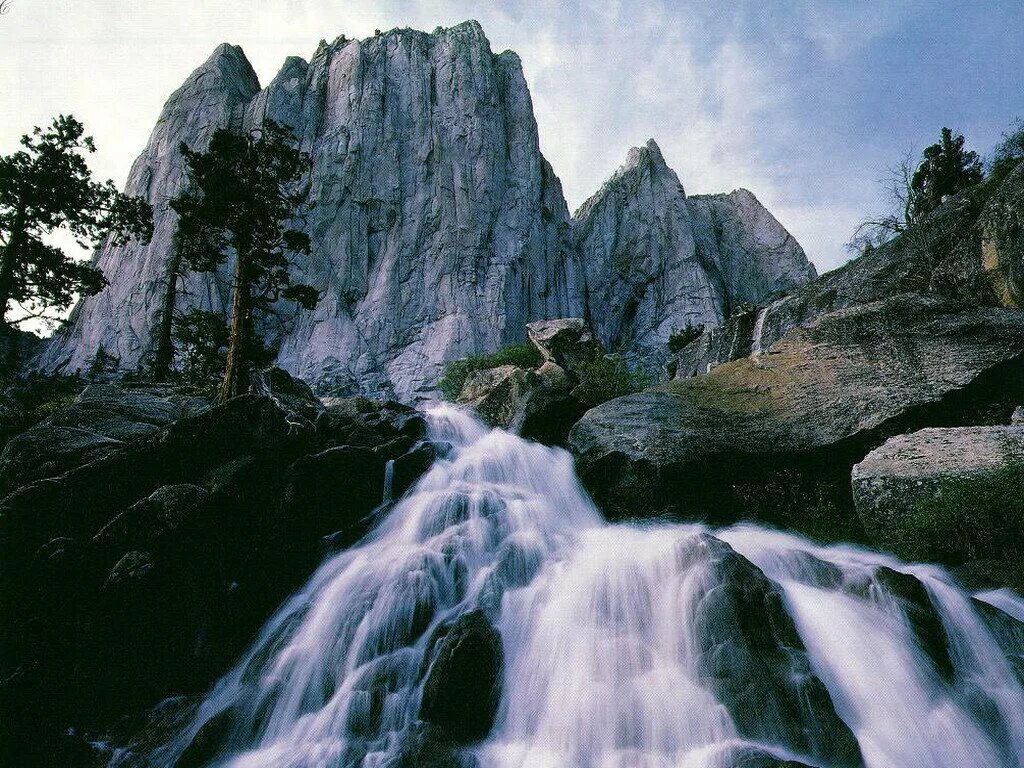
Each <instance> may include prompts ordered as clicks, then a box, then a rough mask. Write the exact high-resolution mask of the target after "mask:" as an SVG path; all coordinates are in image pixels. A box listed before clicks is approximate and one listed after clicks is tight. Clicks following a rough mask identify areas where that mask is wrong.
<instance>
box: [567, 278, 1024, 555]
mask: <svg viewBox="0 0 1024 768" xmlns="http://www.w3.org/2000/svg"><path fill="white" fill-rule="evenodd" d="M1022 354H1024V314H1022V313H1020V312H1018V311H1015V310H1003V309H993V308H983V307H969V306H965V305H962V304H958V303H955V302H951V301H949V300H945V299H940V298H938V297H935V296H921V295H915V294H908V295H901V296H895V297H892V298H890V299H887V300H885V301H880V302H875V303H872V304H867V305H864V306H859V307H853V308H850V309H845V310H840V311H837V312H833V313H830V314H827V315H824V316H822V317H820V318H819V319H817V320H816V321H814V322H811V323H809V324H807V325H805V326H801V327H798V328H794V329H793V330H791V331H790V332H789V333H788V334H787V335H786V336H785V337H784V338H783V339H782V340H781V341H780V342H778V343H777V344H775V345H774V346H773V347H772V348H771V349H770V350H769V351H768V352H766V353H765V354H762V355H760V356H759V357H756V358H744V359H741V360H736V361H733V362H731V363H728V364H726V365H722V366H719V367H717V368H715V369H714V370H712V371H711V372H710V373H708V374H707V375H704V376H698V377H696V378H692V379H685V380H679V381H674V382H670V383H669V384H666V385H663V386H661V387H657V388H655V389H651V390H647V391H645V392H642V393H640V394H637V395H631V396H628V397H622V398H618V399H615V400H612V401H611V402H608V403H605V404H604V405H602V406H599V407H598V408H595V409H593V410H591V411H589V412H588V413H587V414H586V415H585V416H584V417H583V419H581V420H580V422H579V423H578V424H577V425H576V426H575V427H574V428H573V430H572V432H571V434H570V444H571V446H572V449H573V451H574V452H575V453H576V455H577V459H578V466H579V469H580V471H581V474H582V477H583V479H584V481H585V483H586V484H587V485H588V487H589V488H590V489H591V491H592V492H593V493H594V495H595V496H596V497H597V499H598V500H599V501H600V503H602V506H603V508H604V509H606V510H608V511H611V512H613V513H617V514H635V515H644V514H648V513H657V512H660V511H664V510H665V509H670V510H674V511H676V512H678V513H682V514H686V515H688V516H697V517H708V518H711V519H718V520H720V519H734V518H738V517H744V516H754V517H757V516H760V517H762V518H765V519H769V520H772V521H774V522H778V523H781V524H786V525H791V526H792V527H794V528H796V529H798V530H804V531H810V532H814V533H818V534H820V535H822V536H825V537H827V538H830V539H834V538H837V537H843V536H846V537H847V538H863V531H862V529H861V527H860V525H859V522H858V521H857V519H856V517H855V516H854V515H853V512H852V507H851V502H850V498H849V472H850V468H851V466H852V465H853V464H854V463H855V462H857V461H858V460H860V458H861V457H863V456H864V454H866V453H867V452H868V451H869V450H870V449H871V448H873V447H875V446H877V445H878V444H880V443H881V442H883V441H884V440H885V439H886V438H888V437H890V436H892V435H894V434H899V433H900V432H904V431H906V430H907V429H908V428H910V429H913V428H916V427H922V426H926V425H929V424H931V425H942V424H948V425H958V424H960V425H962V424H971V423H982V424H984V423H988V424H998V423H1005V422H1006V421H1007V420H1008V418H1009V414H1010V412H1011V411H1012V409H1013V407H1014V406H1015V405H1016V403H1017V402H1018V401H1019V398H1020V394H1019V393H1020V390H1021V388H1022V386H1024V376H1022V375H1021V372H1022V371H1021V365H1022V363H1021V356H1022Z"/></svg>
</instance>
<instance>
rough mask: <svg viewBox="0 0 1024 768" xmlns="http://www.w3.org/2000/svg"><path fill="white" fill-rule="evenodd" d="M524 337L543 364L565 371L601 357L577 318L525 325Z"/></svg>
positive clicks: (593, 341) (601, 349)
mask: <svg viewBox="0 0 1024 768" xmlns="http://www.w3.org/2000/svg"><path fill="white" fill-rule="evenodd" d="M526 336H527V338H529V340H530V343H531V344H533V346H535V347H536V348H537V351H538V352H540V354H541V357H543V358H544V360H545V361H551V362H553V363H555V364H556V365H559V366H561V367H562V368H567V369H569V370H572V369H573V367H574V366H573V363H574V362H576V361H579V360H584V361H586V360H589V359H591V358H593V357H597V356H600V355H603V354H604V347H602V346H601V343H600V342H599V341H597V340H596V339H595V338H594V336H593V334H592V333H591V332H590V329H589V328H588V327H587V324H586V323H585V322H584V321H583V320H582V319H580V318H578V317H569V318H562V319H559V320H538V321H536V322H533V323H527V324H526Z"/></svg>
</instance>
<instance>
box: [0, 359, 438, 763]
mask: <svg viewBox="0 0 1024 768" xmlns="http://www.w3.org/2000/svg"><path fill="white" fill-rule="evenodd" d="M260 381H262V382H263V386H264V387H265V388H266V392H265V394H262V395H257V394H248V395H244V396H242V397H239V398H235V399H233V400H230V401H228V402H227V403H225V404H223V405H219V406H216V407H213V408H209V407H208V408H206V409H203V410H189V409H188V408H186V407H185V406H184V405H182V403H181V402H179V401H177V400H176V398H175V397H173V396H171V395H167V394H166V393H165V395H164V396H163V397H157V396H156V395H154V394H153V393H152V392H146V391H138V390H131V389H122V388H119V387H115V386H111V385H100V386H91V387H89V388H87V389H86V390H85V391H84V392H83V393H82V396H81V397H80V398H79V399H78V401H76V402H74V403H72V404H71V405H70V406H68V407H66V408H65V409H63V410H60V411H57V412H55V413H54V414H53V416H52V417H50V419H49V420H47V421H46V422H44V423H43V424H41V425H40V426H39V427H38V428H37V434H38V435H39V436H40V437H39V439H40V441H42V440H43V439H44V438H45V439H46V440H50V441H56V443H55V444H59V439H60V432H59V430H62V429H65V428H66V429H78V430H80V431H83V432H89V433H90V434H97V435H99V434H101V433H102V434H104V435H106V434H109V435H111V436H112V437H109V438H106V439H107V440H109V441H110V442H112V443H116V444H114V445H112V446H110V449H109V450H105V451H103V452H100V453H97V454H95V455H83V454H81V453H66V454H62V455H61V463H60V465H59V466H58V465H57V464H55V463H52V464H49V465H45V464H43V463H42V462H36V465H35V469H34V470H33V471H31V472H29V470H30V469H31V468H32V466H33V465H32V464H31V463H29V462H27V460H24V459H23V460H21V461H20V463H18V464H17V465H16V466H15V464H13V463H8V464H7V465H5V466H4V469H3V476H2V479H3V481H4V483H5V484H6V487H7V491H6V493H5V496H4V497H3V499H2V500H0V545H2V552H0V554H2V557H0V582H2V583H3V585H4V588H3V590H0V608H2V610H3V614H4V616H5V624H4V633H5V634H4V637H3V645H4V650H5V653H4V658H3V661H2V664H0V673H2V674H0V679H2V680H3V683H2V684H0V740H3V742H4V744H5V746H6V745H8V744H9V745H12V749H15V751H14V752H13V753H12V754H18V755H19V756H21V755H24V756H25V760H24V764H26V765H31V764H40V765H45V764H49V763H47V761H46V756H47V755H48V754H50V751H52V749H54V748H56V747H55V746H54V745H55V742H54V741H53V739H51V737H55V736H56V734H58V733H60V732H63V731H64V730H66V728H67V724H68V723H76V724H78V725H79V726H80V727H83V728H85V729H87V730H88V729H89V728H98V729H102V728H109V727H110V726H111V725H112V724H113V723H114V722H115V721H117V720H118V718H120V717H121V716H122V715H125V714H131V713H138V712H140V711H142V710H143V709H144V708H146V707H149V706H152V705H154V704H156V703H157V702H158V701H161V700H163V699H165V698H167V697H168V696H172V695H173V696H180V695H187V694H198V693H200V692H201V691H203V690H205V689H206V688H207V686H209V685H210V684H211V683H212V682H213V680H214V679H215V678H216V676H217V675H219V674H221V673H222V672H223V670H224V669H225V668H226V667H227V666H228V665H229V664H230V663H231V662H232V661H233V660H234V659H235V658H236V657H237V655H238V654H239V653H240V652H241V651H242V650H243V649H244V647H245V646H246V645H247V644H248V643H249V642H251V640H252V636H253V634H254V633H255V632H256V631H257V629H258V628H259V626H260V625H261V624H262V623H263V622H264V621H265V620H266V618H267V616H269V615H270V614H271V612H272V611H273V610H274V608H275V607H277V606H278V605H279V604H280V602H281V601H282V600H284V599H285V598H286V597H287V596H288V595H289V594H290V593H291V592H292V591H293V590H294V589H295V588H297V587H298V585H299V584H301V582H302V581H303V580H304V579H305V578H307V577H308V575H309V573H310V572H311V571H312V570H313V569H314V568H315V567H316V564H317V563H318V562H319V561H320V560H321V558H322V556H323V551H324V549H323V547H324V543H323V538H324V537H325V536H334V537H335V539H336V541H337V542H338V543H339V544H345V543H350V542H351V541H352V540H354V539H355V538H358V536H359V535H361V533H362V532H365V530H366V528H367V526H368V525H369V522H370V519H371V516H370V513H371V512H372V511H373V510H374V509H375V508H376V507H378V506H379V505H380V504H381V503H382V502H383V501H384V497H385V487H386V485H385V466H386V465H387V462H388V461H392V460H393V461H394V462H395V465H396V472H395V475H396V481H397V478H398V476H400V481H401V483H403V484H404V485H405V486H408V485H409V484H411V483H412V482H414V481H415V479H416V473H417V472H419V473H422V472H423V471H424V470H425V469H426V468H427V466H428V465H429V461H424V460H423V458H422V457H421V456H420V455H419V453H417V451H419V448H418V446H419V445H420V440H421V439H422V437H423V430H424V422H423V420H422V418H421V417H420V416H419V415H418V414H417V413H416V412H415V411H413V410H412V409H410V408H406V407H403V406H399V405H396V404H381V403H372V402H370V401H367V400H362V399H354V400H344V401H340V402H331V403H328V404H327V405H326V406H325V405H323V404H321V403H319V402H318V401H316V400H315V399H313V398H312V396H309V399H308V400H307V401H306V402H305V403H303V402H302V392H303V391H304V388H303V386H302V385H301V383H300V382H290V383H289V381H288V380H287V379H286V378H285V374H283V373H281V372H276V373H271V374H270V375H268V376H264V377H260ZM305 391H308V389H307V390H305ZM175 408H177V410H174V409H175ZM168 418H172V419H173V420H171V421H170V422H169V423H163V424H161V423H159V422H160V421H161V420H164V419H168ZM58 424H59V425H60V426H58ZM16 445H17V439H16V440H15V441H12V443H11V444H10V445H9V446H8V448H9V449H13V448H14V447H15V446H16ZM410 454H412V456H411V458H410V459H408V460H406V457H407V456H409V455H410ZM4 455H5V456H6V457H8V458H11V457H12V456H13V455H14V453H13V452H12V450H9V451H8V452H7V453H5V454H4ZM18 455H19V456H20V455H22V454H18ZM399 464H401V466H402V469H401V472H399V471H398V470H397V466H398V465H399ZM15 469H17V471H15ZM12 489H13V490H12ZM31 756H39V759H38V760H36V761H35V762H33V760H31V759H29V758H30V757H31ZM68 764H75V763H68Z"/></svg>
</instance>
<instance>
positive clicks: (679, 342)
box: [668, 324, 704, 355]
mask: <svg viewBox="0 0 1024 768" xmlns="http://www.w3.org/2000/svg"><path fill="white" fill-rule="evenodd" d="M703 333H704V326H703V325H689V324H687V325H686V327H684V328H676V329H675V330H674V331H672V333H671V334H669V337H668V351H669V352H671V353H672V354H673V355H674V354H675V353H676V352H679V351H680V350H681V349H683V347H686V346H688V345H689V344H690V343H691V342H693V341H696V340H697V339H698V338H700V336H701V334H703Z"/></svg>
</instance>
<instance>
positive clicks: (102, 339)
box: [34, 44, 260, 373]
mask: <svg viewBox="0 0 1024 768" xmlns="http://www.w3.org/2000/svg"><path fill="white" fill-rule="evenodd" d="M259 87H260V86H259V81H258V79H257V77H256V73H255V72H254V71H253V69H252V67H251V66H250V64H249V62H248V60H247V59H246V58H245V54H243V53H242V49H241V48H239V47H237V46H232V45H226V44H225V45H221V46H219V47H218V48H217V50H215V51H214V52H213V54H212V55H211V56H210V58H209V59H207V60H206V62H205V63H204V64H203V65H202V66H200V67H199V68H198V69H196V71H195V72H193V73H192V74H191V75H190V76H189V78H188V79H187V80H186V81H185V82H184V83H183V84H182V86H181V87H180V88H179V89H178V90H177V91H175V92H174V93H173V94H172V95H171V97H170V99H168V100H167V104H165V105H164V108H163V111H162V112H161V113H160V118H159V119H158V120H157V124H156V127H155V128H154V129H153V133H152V135H151V136H150V139H149V144H148V145H147V146H146V148H145V150H143V152H142V154H141V155H140V156H139V158H138V159H137V160H136V161H135V164H134V165H133V166H132V169H131V172H130V173H129V175H128V183H127V184H126V185H125V192H126V193H127V194H130V195H137V196H140V197H142V198H144V199H146V200H147V201H149V203H150V204H151V205H152V206H153V237H152V239H151V240H150V241H149V243H148V244H146V245H143V244H141V243H139V242H138V241H135V240H133V241H131V242H130V243H128V244H127V245H123V246H118V245H113V244H112V243H110V242H109V241H108V242H106V243H104V244H103V245H102V246H101V247H100V248H99V250H98V251H97V252H96V254H95V255H94V257H93V263H94V264H95V265H96V266H97V267H99V268H100V269H101V270H102V271H103V274H104V276H105V277H106V278H107V281H108V283H109V285H108V286H107V287H106V288H105V289H104V290H103V291H101V292H100V293H98V294H96V295H95V296H92V297H89V298H87V299H84V300H83V301H81V302H80V303H79V304H78V305H77V306H76V307H75V310H74V311H73V313H72V315H71V317H70V319H69V321H68V324H67V328H66V330H64V331H62V332H60V333H59V334H58V335H57V336H56V337H55V338H54V340H53V341H51V342H50V343H49V344H48V345H47V346H46V347H45V349H44V350H43V352H42V354H41V357H40V358H39V359H38V360H36V361H35V362H34V366H36V367H39V368H42V369H43V370H46V371H57V372H65V373H73V372H74V371H76V370H85V369H87V368H88V360H89V358H90V357H91V356H93V355H95V354H96V351H97V350H98V349H100V348H101V347H102V348H103V349H104V350H105V351H106V353H107V354H109V355H112V356H114V357H117V358H119V359H120V361H121V365H122V366H123V367H124V368H126V369H132V368H134V367H135V366H136V365H137V364H139V363H140V362H142V361H143V360H144V358H145V357H146V355H147V354H148V353H149V352H150V351H151V348H152V331H153V328H154V327H155V325H156V324H157V322H158V321H159V318H160V315H161V307H162V306H163V303H162V298H161V297H162V295H163V293H164V287H165V285H166V280H167V276H168V267H169V263H170V259H169V257H170V254H171V240H172V238H173V236H174V230H175V227H176V222H177V218H176V215H175V214H174V212H173V211H171V210H170V207H169V206H168V202H169V201H170V199H171V198H173V197H174V196H175V195H176V194H178V192H179V191H180V190H181V188H182V184H183V183H184V161H183V160H182V157H181V153H180V151H179V146H180V145H181V144H182V143H183V142H184V143H185V144H187V145H189V146H191V147H205V146H206V144H207V143H208V142H209V140H210V137H211V136H212V135H213V132H214V131H216V130H217V129H218V128H226V127H237V128H241V126H242V121H243V117H244V111H245V106H246V104H247V103H248V102H249V101H250V100H251V99H252V98H253V97H254V96H255V95H256V94H257V93H258V92H259ZM228 269H229V267H227V266H225V268H224V270H222V272H221V273H220V274H218V275H216V276H214V277H212V278H210V277H208V276H189V277H187V278H186V280H185V284H184V285H183V290H182V294H183V295H185V294H187V295H188V297H189V298H188V304H189V306H195V307H199V308H201V309H209V310H218V311H220V310H224V309H225V307H227V306H228V301H229V290H230V289H229V285H230V281H229V277H228V275H230V272H229V271H228Z"/></svg>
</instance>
